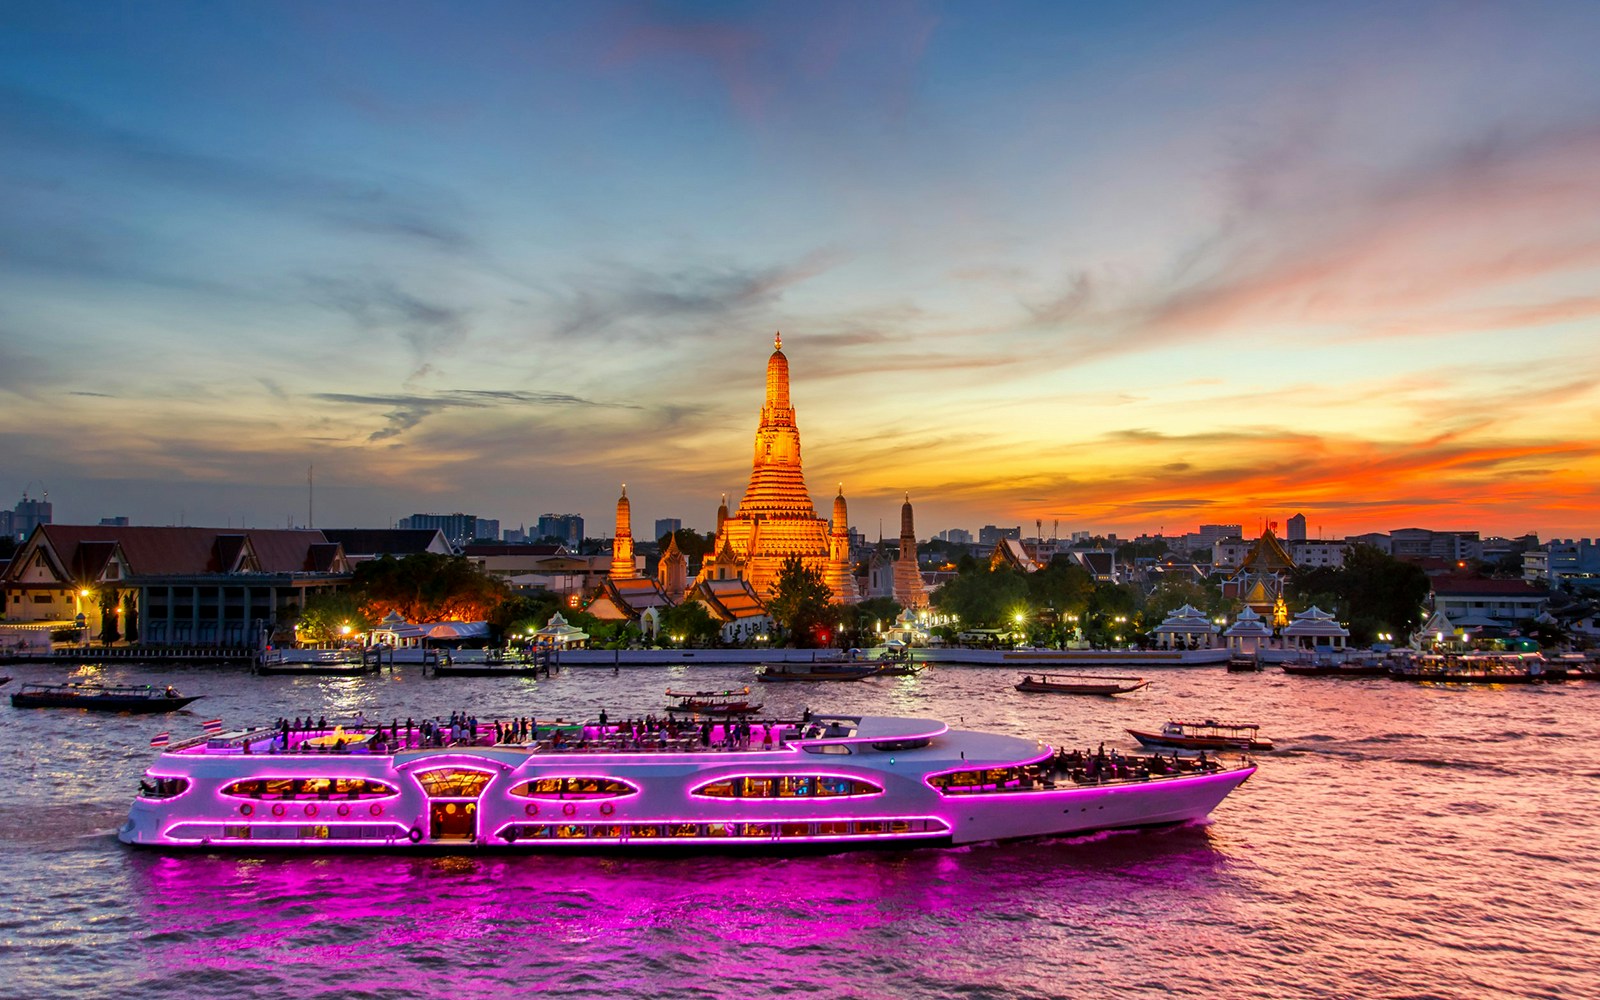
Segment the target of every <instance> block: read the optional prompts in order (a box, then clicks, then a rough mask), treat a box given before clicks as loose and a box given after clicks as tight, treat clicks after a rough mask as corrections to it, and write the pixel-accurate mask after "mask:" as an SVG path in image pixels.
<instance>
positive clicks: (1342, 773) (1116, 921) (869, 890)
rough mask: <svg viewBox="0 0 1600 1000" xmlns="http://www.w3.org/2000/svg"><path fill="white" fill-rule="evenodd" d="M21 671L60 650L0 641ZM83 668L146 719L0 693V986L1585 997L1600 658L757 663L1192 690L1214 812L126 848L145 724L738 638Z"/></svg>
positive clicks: (1070, 713)
mask: <svg viewBox="0 0 1600 1000" xmlns="http://www.w3.org/2000/svg"><path fill="white" fill-rule="evenodd" d="M7 670H8V672H10V673H12V674H13V675H14V677H15V679H14V680H13V681H12V683H11V685H8V686H7V688H6V689H5V690H15V689H16V686H17V685H18V684H20V683H23V682H25V681H30V680H45V679H53V678H59V677H61V676H62V673H63V672H62V671H61V670H60V668H54V669H53V670H47V668H43V667H28V666H25V667H12V668H7ZM75 676H77V677H79V678H82V679H94V680H100V681H104V682H107V683H122V682H134V683H156V684H168V683H171V684H174V685H176V686H177V687H178V688H179V690H180V691H182V692H184V693H197V694H203V695H204V698H202V699H201V700H200V701H198V702H196V703H195V704H194V705H193V706H192V707H191V710H189V711H185V712H181V713H176V714H173V715H168V716H155V717H136V716H118V715H111V716H97V715H91V714H87V713H80V712H75V711H62V710H20V709H13V708H10V707H9V706H7V707H4V708H0V713H3V718H4V720H5V729H4V734H5V736H4V739H3V740H0V762H3V766H4V767H3V774H4V775H5V779H4V787H5V792H6V794H4V795H3V796H0V886H3V887H4V890H5V891H4V895H3V897H0V995H4V996H8V997H9V996H15V997H18V998H26V1000H49V998H54V997H63V998H65V997H74V998H83V997H102V996H104V997H113V996H116V997H122V996H145V997H166V996H188V997H219V998H220V997H232V998H250V1000H254V998H285V1000H290V998H292V1000H307V998H329V1000H332V998H338V1000H361V998H374V1000H376V998H390V997H407V998H433V997H438V998H459V1000H468V998H479V997H483V998H490V997H493V998H509V997H520V996H527V995H532V994H535V993H537V994H539V995H541V996H548V997H607V998H618V997H684V998H688V997H738V998H749V997H769V996H790V997H807V998H835V997H860V998H879V997H973V998H985V997H1024V998H1030V997H1110V996H1115V997H1119V998H1129V997H1164V996H1180V997H1183V996H1192V997H1204V998H1208V1000H1236V998H1255V997H1260V998H1290V997H1363V998H1364V997H1441V998H1446V997H1447V998H1489V997H1583V998H1591V997H1596V996H1600V852H1597V837H1596V829H1597V827H1596V823H1595V816H1596V812H1597V807H1600V712H1597V711H1596V706H1597V704H1600V683H1596V682H1574V683H1569V684H1565V685H1550V686H1535V687H1526V688H1515V687H1513V688H1466V687H1431V686H1420V685H1411V684H1401V683H1395V682H1392V681H1389V680H1386V679H1383V678H1377V679H1337V678H1297V677H1287V676H1285V675H1283V674H1282V673H1281V672H1278V671H1268V672H1264V673H1261V674H1229V673H1227V672H1225V671H1224V670H1222V669H1221V668H1198V669H1188V670H1178V669H1169V670H1160V671H1153V672H1151V673H1150V674H1149V675H1148V676H1151V677H1152V678H1153V684H1152V685H1151V687H1150V688H1149V689H1148V690H1147V691H1144V692H1140V693H1138V694H1136V695H1132V696H1124V697H1119V698H1116V699H1109V698H1074V697H1070V696H1061V695H1022V694H1018V693H1017V692H1015V691H1013V690H1011V688H1010V684H1011V683H1012V682H1013V681H1014V680H1015V679H1016V678H1015V676H1014V675H1013V674H1012V673H1011V672H1010V671H1004V670H998V669H994V668H981V667H957V666H935V667H933V668H931V669H930V670H928V671H927V672H925V673H924V674H923V675H922V676H919V677H913V678H895V679H880V680H875V681H869V682H865V683H851V684H822V685H804V684H789V685H770V686H768V685H759V686H758V685H752V687H756V688H757V690H758V692H759V694H760V695H761V696H763V699H764V700H765V702H766V712H765V713H764V714H767V713H770V714H772V715H778V716H782V715H788V714H790V713H793V714H796V715H797V714H798V713H799V712H800V711H801V710H802V709H803V708H805V707H811V708H813V709H816V710H819V711H836V712H850V713H873V714H906V715H918V716H934V717H939V718H943V719H944V720H946V721H947V722H949V723H950V724H951V725H952V726H964V727H968V728H975V729H989V730H996V731H1003V732H1010V733H1014V734H1017V735H1027V736H1039V737H1043V738H1045V739H1048V740H1050V741H1051V742H1055V743H1064V744H1065V745H1068V746H1089V745H1095V746H1097V745H1098V744H1099V743H1100V742H1101V741H1105V742H1107V744H1108V745H1118V746H1128V745H1130V743H1129V741H1128V739H1127V737H1126V735H1125V734H1124V733H1123V729H1124V728H1125V727H1128V726H1135V727H1146V728H1148V727H1151V726H1157V725H1159V724H1160V723H1161V722H1163V721H1165V720H1166V719H1167V718H1169V717H1175V716H1195V715H1203V716H1210V717H1226V718H1231V719H1242V720H1247V721H1253V722H1257V723H1260V724H1261V726H1262V732H1263V735H1266V736H1270V737H1271V738H1272V739H1274V740H1275V741H1276V743H1277V746H1278V750H1277V751H1276V752H1274V753H1271V754H1268V755H1265V756H1263V757H1262V758H1261V764H1262V767H1261V770H1260V771H1259V773H1258V774H1257V775H1256V776H1255V777H1254V778H1252V779H1251V780H1250V781H1249V782H1247V783H1246V784H1245V785H1244V786H1243V787H1242V788H1240V789H1239V790H1238V791H1237V792H1235V793H1234V794H1233V795H1232V796H1231V797H1230V798H1229V799H1227V800H1226V801H1225V802H1224V803H1223V804H1222V806H1221V807H1220V808H1219V809H1217V811H1216V812H1215V813H1214V814H1213V816H1212V819H1211V821H1210V822H1209V823H1206V824H1203V825H1193V826H1187V827H1182V828H1177V829H1167V830H1160V831H1148V832H1137V833H1118V834H1111V835H1098V836H1092V837H1085V838H1075V839H1071V840H1054V841H1044V842H1032V843H1025V844H1004V845H981V846H976V847H967V848H959V849H924V850H917V851H908V852H898V853H874V852H862V853H849V854H840V855H833V856H820V857H799V858H787V859H786V858H779V859H774V858H748V857H746V858H722V857H694V858H673V859H665V858H643V857H641V858H617V857H570V856H560V857H550V856H528V857H519V856H504V855H493V856H489V855H485V856H463V857H426V858H422V857H418V858H409V857H398V856H393V855H324V856H309V855H308V856H282V855H275V856H268V857H261V858H247V857H238V856H232V855H225V854H219V855H207V854H182V855H174V856H165V855H162V854H159V853H154V852H150V851H144V850H135V849H131V848H125V847H123V846H122V845H121V844H119V843H118V841H117V840H116V838H115V835H114V832H113V831H114V830H115V829H116V827H117V826H118V825H119V824H120V823H121V822H122V820H123V818H124V817H125V815H126V812H127V806H128V803H129V801H130V800H131V797H132V794H133V792H134V791H135V789H136V785H137V780H138V776H139V775H140V774H141V773H142V772H143V770H144V768H145V767H146V766H147V765H148V764H149V763H150V761H151V759H152V757H153V755H154V753H155V751H152V750H151V749H149V741H150V738H151V737H152V736H153V735H155V734H156V733H157V732H159V731H162V730H168V731H171V732H172V736H173V739H174V741H176V740H178V739H181V738H184V737H187V736H190V735H194V734H197V733H199V732H200V723H201V721H202V720H204V719H208V718H213V717H221V718H222V719H223V720H224V721H225V722H226V723H228V724H229V725H230V726H232V725H234V724H240V723H247V722H253V721H270V720H272V719H274V718H276V717H278V716H280V715H282V716H295V715H305V714H308V713H309V714H317V715H323V714H326V715H328V716H330V717H332V716H336V715H345V714H351V713H354V712H355V711H357V710H361V711H364V712H365V714H366V715H367V716H368V717H371V718H390V717H393V716H396V715H398V716H400V717H402V718H404V717H405V716H408V715H409V716H415V717H417V718H419V719H420V718H421V717H424V716H433V715H448V714H449V713H450V712H451V711H452V710H455V709H463V710H468V711H471V712H473V713H474V714H476V715H477V716H479V718H481V719H485V720H488V719H492V718H495V717H496V716H497V715H498V716H504V717H511V716H513V715H527V714H533V713H536V714H538V715H539V716H540V717H543V718H549V717H553V716H556V715H563V716H567V717H573V716H581V715H590V716H593V715H597V714H598V713H599V711H600V710H601V709H602V708H604V709H605V710H606V711H607V712H608V714H609V715H610V716H611V717H612V718H617V717H620V716H625V715H629V714H635V715H637V714H643V713H646V712H659V711H660V709H661V707H662V704H663V700H664V699H663V697H662V695H663V692H664V691H665V690H666V689H667V688H668V687H669V686H671V687H678V688H681V687H683V686H684V685H692V686H694V687H696V688H701V689H704V688H713V687H715V688H721V687H726V686H730V685H742V684H744V683H747V682H749V680H750V678H751V676H752V672H751V668H749V667H733V666H727V667H710V666H697V667H692V668H686V667H661V668H644V667H638V668H623V669H622V670H621V671H620V672H616V673H614V672H613V671H612V669H610V668H572V669H568V670H566V671H564V672H562V673H560V674H558V675H557V676H556V677H554V678H549V679H540V680H537V681H534V680H524V679H499V678H488V679H467V678H461V679H432V678H425V677H423V676H422V675H421V673H420V671H419V668H415V667H411V668H405V667H402V668H401V669H400V670H399V671H398V672H396V673H394V674H392V675H390V674H385V675H381V676H378V677H373V678H359V679H343V678H294V677H290V678H285V677H255V676H251V675H249V674H246V673H244V672H243V671H242V670H235V669H227V670H214V669H213V670H207V669H202V668H184V669H164V668H155V667H145V668H141V667H137V666H118V667H115V668H83V669H82V670H79V671H77V672H76V674H75Z"/></svg>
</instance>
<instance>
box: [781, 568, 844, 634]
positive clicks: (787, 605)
mask: <svg viewBox="0 0 1600 1000" xmlns="http://www.w3.org/2000/svg"><path fill="white" fill-rule="evenodd" d="M832 599H833V588H831V587H829V586H828V585H827V584H826V583H824V582H823V580H822V571H821V570H818V569H813V568H811V567H809V566H807V565H806V564H805V563H804V562H802V561H801V559H800V557H799V556H789V557H788V558H786V559H785V560H784V561H783V566H782V568H780V569H779V570H778V580H777V582H776V583H774V584H773V585H772V591H771V593H770V595H769V596H768V598H767V614H769V615H771V616H772V620H773V621H775V622H777V623H778V625H779V626H780V627H781V628H783V629H784V631H786V632H788V633H789V635H790V636H791V638H792V639H793V641H794V644H795V645H796V646H799V647H801V648H807V649H809V648H812V647H814V646H817V645H821V644H823V642H824V641H825V636H826V631H827V628H828V626H829V625H831V624H832V623H833V612H832V608H831V607H830V606H829V601H831V600H832Z"/></svg>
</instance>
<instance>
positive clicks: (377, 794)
mask: <svg viewBox="0 0 1600 1000" xmlns="http://www.w3.org/2000/svg"><path fill="white" fill-rule="evenodd" d="M222 794H223V795H232V796H236V797H238V798H243V799H283V800H296V799H315V800H321V801H326V800H328V799H335V798H337V799H378V798H385V797H387V796H390V795H397V794H399V790H398V789H396V788H395V787H394V786H393V785H388V784H385V783H384V782H381V781H373V780H372V779H370V778H249V779H246V780H244V781H235V782H233V783H232V784H230V785H225V786H224V787H223V789H222Z"/></svg>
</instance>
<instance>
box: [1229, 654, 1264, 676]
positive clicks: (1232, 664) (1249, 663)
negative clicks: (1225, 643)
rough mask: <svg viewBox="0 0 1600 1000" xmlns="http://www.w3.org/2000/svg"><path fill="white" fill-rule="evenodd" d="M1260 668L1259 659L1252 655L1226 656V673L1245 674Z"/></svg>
mask: <svg viewBox="0 0 1600 1000" xmlns="http://www.w3.org/2000/svg"><path fill="white" fill-rule="evenodd" d="M1260 669H1261V661H1260V660H1258V659H1256V658H1255V657H1254V656H1230V657H1229V658H1228V673H1230V674H1246V673H1253V672H1255V671H1257V670H1260Z"/></svg>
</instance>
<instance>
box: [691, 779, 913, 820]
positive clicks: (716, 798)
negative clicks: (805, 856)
mask: <svg viewBox="0 0 1600 1000" xmlns="http://www.w3.org/2000/svg"><path fill="white" fill-rule="evenodd" d="M735 778H774V779H776V778H839V779H841V780H844V781H853V782H856V783H858V784H862V785H870V786H871V787H872V789H873V790H872V791H870V792H851V793H850V794H848V795H789V796H772V797H770V798H769V797H767V796H752V797H750V798H744V797H742V796H737V795H703V794H701V792H700V789H702V788H705V787H706V786H708V785H715V784H716V783H717V782H719V781H732V780H734V779H735ZM685 794H687V795H688V796H689V797H690V798H692V799H695V800H697V801H702V802H814V801H816V800H817V799H825V800H827V801H829V802H833V801H835V800H837V799H870V798H874V797H876V796H879V795H882V794H884V789H883V787H882V786H881V785H879V784H878V783H877V782H875V781H872V780H870V779H868V778H865V777H863V776H861V775H859V774H842V773H839V772H837V771H807V772H806V773H805V774H799V775H795V774H784V773H782V772H777V773H767V772H760V771H741V772H739V773H738V774H725V775H722V776H720V777H714V778H710V779H708V780H706V781H703V782H701V783H700V784H698V785H696V786H694V787H693V788H691V789H689V791H688V792H686V793H685ZM684 822H685V823H687V822H689V821H688V820H684ZM716 822H718V823H723V822H736V821H733V820H716ZM751 822H768V821H767V820H752V821H751Z"/></svg>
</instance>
